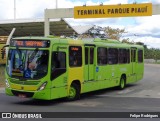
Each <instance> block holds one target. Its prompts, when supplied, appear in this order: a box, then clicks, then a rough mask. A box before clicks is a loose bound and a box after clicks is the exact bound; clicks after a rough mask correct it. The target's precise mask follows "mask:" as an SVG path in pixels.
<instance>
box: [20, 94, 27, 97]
mask: <svg viewBox="0 0 160 121" xmlns="http://www.w3.org/2000/svg"><path fill="white" fill-rule="evenodd" d="M18 97H20V98H26V95H25V94H19V95H18Z"/></svg>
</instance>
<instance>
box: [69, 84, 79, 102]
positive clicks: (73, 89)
mask: <svg viewBox="0 0 160 121" xmlns="http://www.w3.org/2000/svg"><path fill="white" fill-rule="evenodd" d="M67 99H68V100H69V101H74V100H78V99H80V87H79V86H78V85H77V84H76V83H72V84H71V86H70V89H69V95H68V97H67Z"/></svg>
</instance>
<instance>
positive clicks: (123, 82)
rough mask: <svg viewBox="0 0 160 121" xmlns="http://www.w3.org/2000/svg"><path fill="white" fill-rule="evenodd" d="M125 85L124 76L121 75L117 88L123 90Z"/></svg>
mask: <svg viewBox="0 0 160 121" xmlns="http://www.w3.org/2000/svg"><path fill="white" fill-rule="evenodd" d="M125 86H126V78H125V77H124V76H122V77H121V79H120V83H119V89H120V90H123V89H124V88H125Z"/></svg>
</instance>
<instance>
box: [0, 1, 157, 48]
mask: <svg viewBox="0 0 160 121" xmlns="http://www.w3.org/2000/svg"><path fill="white" fill-rule="evenodd" d="M15 1H16V19H37V18H44V9H54V8H56V0H15ZM133 2H137V3H148V2H149V3H152V4H160V0H57V5H58V8H73V7H74V6H83V5H84V4H86V5H99V4H100V3H103V5H109V4H113V5H114V4H119V3H121V4H128V3H129V4H132V3H133ZM8 19H14V0H0V21H5V20H8ZM66 20H67V21H68V22H69V23H70V24H71V25H72V26H75V25H97V26H102V27H107V26H110V27H112V28H120V29H125V30H126V31H127V34H125V35H123V38H129V39H130V41H134V42H138V41H140V42H143V43H145V44H146V45H147V46H148V47H149V48H152V47H154V48H160V22H159V21H160V15H152V16H149V17H118V18H99V19H76V20H75V19H73V18H69V19H66ZM123 38H122V39H123Z"/></svg>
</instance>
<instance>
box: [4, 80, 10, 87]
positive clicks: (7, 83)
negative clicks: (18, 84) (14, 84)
mask: <svg viewBox="0 0 160 121" xmlns="http://www.w3.org/2000/svg"><path fill="white" fill-rule="evenodd" d="M5 82H6V87H7V88H9V87H10V85H9V82H8V80H7V79H6V80H5Z"/></svg>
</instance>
